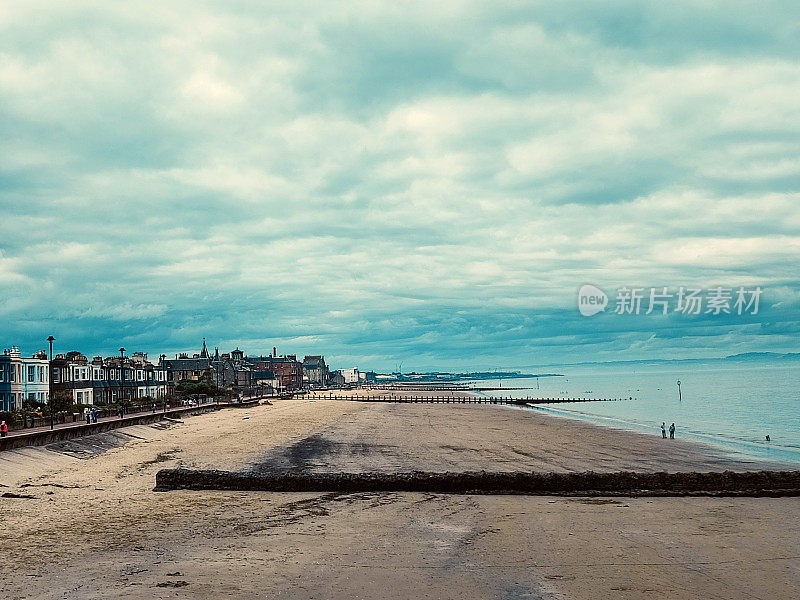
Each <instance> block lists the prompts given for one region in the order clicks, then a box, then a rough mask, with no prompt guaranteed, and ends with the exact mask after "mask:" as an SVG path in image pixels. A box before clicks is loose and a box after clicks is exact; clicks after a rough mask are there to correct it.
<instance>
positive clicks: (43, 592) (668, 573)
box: [0, 397, 800, 599]
mask: <svg viewBox="0 0 800 600" xmlns="http://www.w3.org/2000/svg"><path fill="white" fill-rule="evenodd" d="M177 466H184V467H188V468H214V469H225V470H247V469H260V468H261V469H263V468H275V467H280V468H288V469H300V470H303V471H306V472H334V471H347V472H358V471H362V470H369V471H383V472H391V471H398V470H410V469H417V470H426V471H458V470H464V471H466V470H475V469H488V470H491V469H494V470H509V469H510V468H511V467H512V466H513V468H514V469H530V470H535V471H548V472H550V471H555V472H570V471H585V470H596V471H604V470H608V471H616V470H625V469H631V470H637V471H643V472H654V471H661V470H667V471H688V470H691V471H709V470H725V469H734V470H752V469H761V468H764V466H765V465H764V464H763V463H757V462H748V461H741V460H733V459H731V458H730V457H728V456H726V455H724V454H722V453H720V452H717V451H714V450H712V449H710V448H708V447H705V446H702V445H699V444H695V443H691V442H686V441H682V440H666V441H665V440H661V439H660V438H659V437H658V436H644V435H640V434H634V433H628V432H622V431H616V430H610V429H605V428H599V427H595V426H592V425H589V424H586V423H579V422H575V421H570V420H567V419H558V418H554V417H551V416H548V415H543V414H541V413H538V412H536V411H533V410H523V409H515V408H509V407H504V406H471V405H429V404H413V405H408V404H373V403H360V402H343V401H330V400H326V399H324V398H322V397H320V398H308V397H307V398H303V399H295V400H284V401H278V402H275V403H274V405H272V406H267V405H263V406H258V407H254V408H248V409H242V410H227V411H219V412H215V413H209V414H205V415H199V416H194V417H189V418H186V419H185V420H184V421H183V422H178V423H174V424H171V425H165V424H158V425H154V426H134V427H129V428H125V429H121V430H118V431H116V432H112V433H107V434H101V435H98V436H91V437H90V438H84V439H83V440H74V441H72V442H65V443H63V444H59V445H57V446H51V447H45V448H25V449H18V450H12V451H7V452H3V453H0V485H1V486H2V487H0V494H5V495H6V497H2V498H0V507H1V509H2V510H0V515H1V516H0V525H1V526H0V561H2V564H3V578H2V579H3V586H4V591H5V593H6V595H7V597H10V598H110V597H122V598H176V597H178V598H181V597H184V598H218V597H235V598H378V597H380V598H578V599H583V598H608V597H617V598H642V597H653V598H655V597H662V596H664V595H668V596H669V597H672V598H698V597H710V598H786V599H789V598H794V597H796V590H797V589H798V587H800V525H798V523H799V522H800V520H799V519H798V518H799V517H800V500H798V499H796V498H738V499H732V498H618V499H610V498H548V497H535V496H472V495H443V494H420V493H371V494H366V493H362V494H288V493H284V494H278V493H269V492H197V491H172V492H154V491H153V486H154V482H155V474H156V472H157V471H158V470H159V469H162V468H165V467H177ZM8 496H11V497H8Z"/></svg>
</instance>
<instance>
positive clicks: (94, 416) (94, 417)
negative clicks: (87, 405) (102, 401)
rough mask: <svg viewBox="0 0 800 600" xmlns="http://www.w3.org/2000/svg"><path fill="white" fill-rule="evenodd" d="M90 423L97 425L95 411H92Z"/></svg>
mask: <svg viewBox="0 0 800 600" xmlns="http://www.w3.org/2000/svg"><path fill="white" fill-rule="evenodd" d="M92 423H97V409H96V408H95V409H94V410H92Z"/></svg>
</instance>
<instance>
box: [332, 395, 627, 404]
mask: <svg viewBox="0 0 800 600" xmlns="http://www.w3.org/2000/svg"><path fill="white" fill-rule="evenodd" d="M323 397H325V396H323ZM327 398H328V399H329V400H347V401H349V402H396V403H401V404H418V403H424V404H514V405H527V404H565V403H574V402H621V401H623V400H633V396H630V397H628V398H533V397H530V396H528V397H525V398H495V397H493V396H443V395H435V396H434V395H431V396H425V395H422V396H413V395H407V394H402V395H400V394H398V395H394V394H386V395H381V396H359V395H355V394H353V395H351V394H330V395H328V396H327Z"/></svg>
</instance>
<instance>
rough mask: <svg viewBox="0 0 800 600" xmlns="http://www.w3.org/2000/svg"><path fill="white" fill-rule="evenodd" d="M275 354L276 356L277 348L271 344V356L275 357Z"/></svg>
mask: <svg viewBox="0 0 800 600" xmlns="http://www.w3.org/2000/svg"><path fill="white" fill-rule="evenodd" d="M276 356H278V349H277V348H276V347H275V346H273V347H272V358H275V357H276Z"/></svg>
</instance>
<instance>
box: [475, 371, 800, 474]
mask: <svg viewBox="0 0 800 600" xmlns="http://www.w3.org/2000/svg"><path fill="white" fill-rule="evenodd" d="M515 369H517V367H515ZM519 370H520V371H521V372H522V373H532V374H534V373H558V374H562V375H563V376H561V377H536V378H505V377H502V376H500V377H498V378H497V379H492V380H481V381H475V382H472V383H473V384H474V385H476V386H481V387H498V388H500V387H502V388H506V389H502V390H493V391H486V392H484V394H485V395H487V396H501V397H504V398H525V397H529V396H530V397H536V398H557V399H564V398H595V399H599V398H618V399H620V400H618V401H615V402H585V403H574V404H573V403H570V404H555V403H554V404H540V405H537V406H536V407H535V408H531V409H526V410H538V411H541V412H544V413H547V414H551V415H555V416H558V417H563V418H570V419H580V420H582V421H588V422H591V423H594V424H597V425H601V426H607V427H614V428H618V429H626V430H629V431H635V432H640V433H645V434H650V435H655V436H661V423H662V422H663V423H666V426H667V428H669V426H670V424H672V423H675V428H676V437H677V438H682V439H690V440H694V441H698V442H703V443H706V444H709V445H711V446H714V447H716V448H717V449H719V450H721V451H723V452H724V453H726V454H729V455H731V456H733V457H737V458H748V459H758V460H766V461H770V462H771V461H777V462H785V463H798V464H800V361H780V362H775V363H768V362H766V363H765V362H757V363H756V364H752V363H749V362H747V361H743V362H736V361H731V362H730V363H729V362H727V361H713V362H709V363H702V362H689V363H682V362H680V361H676V362H671V363H664V364H659V363H655V364H653V363H644V364H641V363H609V364H604V365H598V364H591V365H572V366H569V365H567V366H547V367H538V368H537V367H519ZM678 381H680V394H679V392H678V389H679V386H678ZM513 387H523V388H527V389H522V390H519V389H517V390H514V389H508V388H513ZM767 436H769V438H770V439H769V441H768V440H767Z"/></svg>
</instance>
